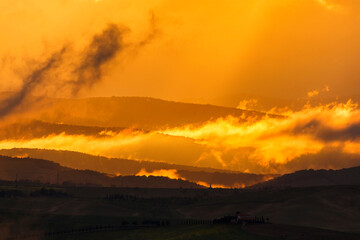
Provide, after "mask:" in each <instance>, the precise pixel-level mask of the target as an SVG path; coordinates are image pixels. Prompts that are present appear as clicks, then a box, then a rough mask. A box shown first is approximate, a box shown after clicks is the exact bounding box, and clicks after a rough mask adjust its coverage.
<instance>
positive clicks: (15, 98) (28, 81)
mask: <svg viewBox="0 0 360 240" xmlns="http://www.w3.org/2000/svg"><path fill="white" fill-rule="evenodd" d="M65 52H66V48H65V47H64V48H62V49H61V50H60V51H58V52H56V53H54V54H52V55H51V56H50V58H48V59H47V60H46V61H45V62H44V63H43V64H41V66H40V67H38V68H37V69H35V70H34V71H32V72H31V73H30V74H29V75H28V76H26V77H25V79H24V82H23V86H22V88H21V90H20V91H18V92H16V93H14V94H11V95H10V96H8V97H7V98H5V99H4V100H3V101H2V102H1V108H0V117H3V116H6V115H8V114H9V113H11V112H12V111H13V110H14V109H15V108H16V107H17V106H19V105H20V104H21V103H22V102H23V101H24V99H25V98H26V97H27V96H28V95H30V94H31V93H32V91H33V90H34V89H35V88H36V87H37V86H39V85H41V84H43V83H44V81H45V79H46V75H47V73H49V72H50V71H52V70H53V69H55V68H57V67H58V66H59V64H60V63H61V62H62V59H63V56H64V53H65Z"/></svg>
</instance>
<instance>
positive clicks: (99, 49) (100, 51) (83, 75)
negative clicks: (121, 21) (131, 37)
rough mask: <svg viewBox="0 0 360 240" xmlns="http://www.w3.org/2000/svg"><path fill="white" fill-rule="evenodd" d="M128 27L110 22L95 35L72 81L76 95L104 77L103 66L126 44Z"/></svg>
mask: <svg viewBox="0 0 360 240" xmlns="http://www.w3.org/2000/svg"><path fill="white" fill-rule="evenodd" d="M126 31H127V30H126V28H123V29H120V28H119V27H118V26H117V25H115V24H109V25H108V26H107V28H106V29H105V30H104V31H103V32H102V33H101V34H97V35H95V36H94V37H93V39H92V41H91V43H90V45H89V46H88V47H87V48H86V49H85V51H84V53H83V56H82V57H81V62H80V64H79V66H78V67H76V68H75V70H74V72H73V73H74V75H75V80H74V81H73V82H72V84H73V86H72V92H73V94H74V95H76V94H77V93H78V92H79V90H80V89H81V88H82V87H84V86H86V87H92V86H93V85H94V84H95V83H96V82H98V81H99V80H101V78H102V74H103V72H102V66H103V65H105V64H106V63H108V62H110V61H111V60H112V59H113V58H114V57H115V56H116V55H117V53H118V52H119V51H122V50H123V49H124V48H125V46H124V43H123V34H124V33H125V32H126Z"/></svg>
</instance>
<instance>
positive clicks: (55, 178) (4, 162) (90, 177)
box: [0, 156, 201, 188]
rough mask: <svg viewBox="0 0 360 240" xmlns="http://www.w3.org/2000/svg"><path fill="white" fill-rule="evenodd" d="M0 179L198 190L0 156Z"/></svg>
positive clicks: (190, 185)
mask: <svg viewBox="0 0 360 240" xmlns="http://www.w3.org/2000/svg"><path fill="white" fill-rule="evenodd" d="M0 179H1V180H8V181H14V180H17V181H24V180H28V181H38V182H41V183H51V184H64V185H98V186H118V187H144V188H148V187H149V188H180V187H181V188H201V186H199V185H197V184H195V183H192V182H188V181H184V180H180V179H176V180H175V179H169V178H166V177H152V176H150V177H145V176H118V177H115V176H109V175H107V174H104V173H99V172H95V171H90V170H75V169H72V168H68V167H63V166H61V165H60V164H57V163H53V162H51V161H47V160H41V159H32V158H12V157H6V156H0Z"/></svg>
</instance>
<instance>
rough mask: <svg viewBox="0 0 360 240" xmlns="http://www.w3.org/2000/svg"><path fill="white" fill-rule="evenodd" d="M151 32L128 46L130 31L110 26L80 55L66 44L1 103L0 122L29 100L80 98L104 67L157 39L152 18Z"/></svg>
mask: <svg viewBox="0 0 360 240" xmlns="http://www.w3.org/2000/svg"><path fill="white" fill-rule="evenodd" d="M150 28H151V29H150V32H149V34H148V35H147V36H145V37H144V38H141V39H138V40H135V41H133V42H130V43H125V41H124V35H125V34H126V33H128V32H130V30H129V29H128V28H127V27H120V26H118V25H116V24H108V25H107V26H106V28H105V29H104V30H103V31H102V32H101V33H99V34H95V35H94V36H93V37H92V38H91V41H90V43H89V45H88V46H86V47H85V48H84V49H83V50H82V51H81V52H77V51H75V50H74V49H73V48H71V44H67V45H65V46H64V47H62V48H61V49H60V50H59V51H55V52H54V53H53V54H52V55H50V57H48V58H47V59H46V60H45V61H44V62H42V63H40V64H38V65H39V66H38V67H37V68H35V69H33V70H32V71H30V73H29V74H28V75H27V76H25V77H24V78H23V84H22V87H21V89H20V90H19V91H17V92H13V93H12V94H10V95H9V96H7V97H6V98H5V99H3V100H2V102H1V107H0V118H2V117H4V116H7V115H9V114H11V113H12V112H13V111H14V109H15V108H17V107H18V106H20V105H21V104H22V103H23V102H24V101H25V100H26V99H27V97H28V96H30V95H37V96H47V95H50V96H51V97H53V96H56V95H57V94H58V93H60V95H61V96H64V95H66V93H70V95H71V96H77V95H78V93H79V92H80V91H81V90H82V89H84V88H87V89H90V88H92V87H93V86H94V84H96V83H98V82H100V81H101V80H102V79H103V75H104V72H105V69H104V67H105V65H108V64H109V63H110V62H111V61H112V60H114V59H115V58H116V57H117V55H118V54H119V53H121V52H123V51H125V50H127V49H128V50H129V51H133V50H134V49H135V50H139V49H141V48H142V47H144V46H146V45H147V44H149V43H150V42H151V41H152V40H153V39H155V37H156V36H157V35H158V31H159V30H158V28H157V25H156V21H155V15H154V14H153V13H152V14H151V19H150Z"/></svg>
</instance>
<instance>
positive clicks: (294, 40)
mask: <svg viewBox="0 0 360 240" xmlns="http://www.w3.org/2000/svg"><path fill="white" fill-rule="evenodd" d="M359 10H360V3H359V2H358V1H354V0H241V1H239V0H222V1H219V0H199V1H182V0H171V1H170V0H146V1H144V0H97V1H94V0H78V1H70V0H53V1H47V0H0V28H1V29H2V32H1V37H0V56H1V59H0V62H1V64H0V91H16V90H18V89H20V88H21V87H22V86H23V84H24V81H25V80H24V79H26V76H28V75H29V73H31V72H32V71H34V69H36V68H37V67H38V65H39V64H42V63H44V62H46V61H47V59H49V58H50V56H53V54H54V53H57V52H59V51H60V50H61V49H62V48H64V47H66V49H67V55H69V56H67V58H66V61H65V62H71V61H72V59H76V58H79V56H81V54H82V53H83V52H84V51H85V50H84V49H86V47H87V46H89V43H90V42H91V39H92V38H93V36H96V35H97V34H100V33H102V32H103V31H105V29H107V28H108V26H110V25H115V26H117V27H118V28H119V29H121V31H120V32H121V41H122V44H123V45H122V46H123V48H122V50H121V51H118V52H117V53H116V54H115V55H114V57H112V58H111V59H109V61H106V62H104V64H102V65H101V76H100V77H99V79H98V80H97V81H96V83H93V84H90V85H87V86H82V87H80V88H79V89H78V91H77V92H76V94H73V93H74V91H69V90H68V89H61V90H59V89H58V88H51V87H46V91H43V90H41V91H40V90H37V91H34V93H35V94H41V95H48V96H56V97H91V96H147V97H155V98H162V99H169V100H178V101H181V100H184V99H197V100H198V99H203V101H205V102H206V101H207V100H209V99H213V98H216V97H218V96H225V98H226V96H227V95H237V94H243V93H246V94H253V95H258V96H266V97H273V98H275V97H276V98H284V99H294V98H303V97H307V96H308V93H309V92H314V91H317V92H321V91H322V90H323V89H325V88H328V89H330V90H331V91H330V94H331V96H351V95H357V94H360V88H357V87H354V86H356V85H357V82H358V81H359V69H360V66H359V65H360V62H359V61H358V60H357V58H358V56H359V55H360V25H359V24H358V23H359V22H360V21H359V20H360V19H359V16H360V14H359ZM70 55H71V56H70ZM70 60H71V61H70ZM63 65H64V64H62V69H63V70H64V69H65V70H64V71H63V72H73V71H74V70H73V68H71V67H69V66H67V65H64V66H63ZM69 69H71V70H69ZM56 75H57V74H55V73H51V74H49V76H47V77H48V78H49V79H50V78H53V77H54V76H56ZM69 78H70V77H69ZM64 79H66V77H63V78H61V79H60V80H59V79H57V81H58V82H59V81H66V80H64ZM46 81H48V80H46ZM49 81H50V80H49ZM72 90H73V89H72ZM215 103H216V102H215Z"/></svg>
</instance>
